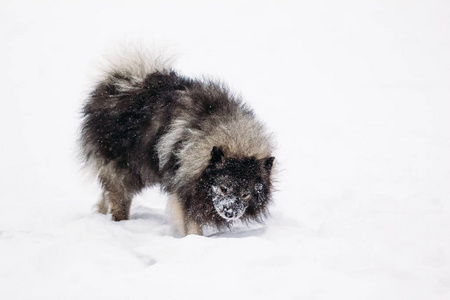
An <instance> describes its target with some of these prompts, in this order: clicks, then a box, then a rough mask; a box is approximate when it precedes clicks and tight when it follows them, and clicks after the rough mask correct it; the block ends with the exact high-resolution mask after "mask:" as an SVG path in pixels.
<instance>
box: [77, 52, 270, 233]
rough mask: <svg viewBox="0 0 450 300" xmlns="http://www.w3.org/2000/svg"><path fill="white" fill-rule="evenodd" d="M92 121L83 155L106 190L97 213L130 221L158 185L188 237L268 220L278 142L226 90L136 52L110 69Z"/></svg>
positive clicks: (96, 93) (90, 108) (91, 104)
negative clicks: (137, 200)
mask: <svg viewBox="0 0 450 300" xmlns="http://www.w3.org/2000/svg"><path fill="white" fill-rule="evenodd" d="M83 118H84V119H83V124H82V130H81V139H80V144H81V148H82V152H83V154H84V157H85V159H86V162H88V163H89V164H90V165H92V166H93V167H94V169H95V171H96V173H97V175H98V178H99V181H100V183H101V185H102V188H103V194H102V198H101V200H100V202H99V204H98V210H99V212H101V213H104V214H106V213H109V212H110V213H111V214H112V218H113V219H114V220H116V221H120V220H127V219H128V218H129V214H130V205H131V201H132V198H133V195H135V194H137V193H139V191H141V190H142V189H143V188H144V187H148V186H152V185H155V184H160V185H161V187H162V188H163V190H165V191H166V192H167V193H168V194H169V208H170V212H171V215H172V223H173V225H174V226H175V227H176V229H177V230H178V231H179V233H181V234H182V235H186V234H202V226H204V225H209V226H215V227H217V228H219V229H220V228H222V227H228V226H229V225H230V224H231V223H232V221H234V220H236V219H241V220H244V221H252V220H256V221H262V220H263V218H264V217H265V216H266V215H267V206H268V204H269V202H270V201H271V192H272V176H271V174H272V173H273V172H272V165H273V161H274V158H273V157H272V151H273V144H272V141H271V136H270V134H268V133H267V131H266V130H265V128H264V127H263V125H262V124H261V123H260V122H258V121H257V120H256V119H255V116H254V114H253V112H252V110H250V109H249V108H248V107H247V106H246V105H244V104H242V103H241V100H240V99H238V97H236V96H234V95H233V94H231V93H230V92H229V91H228V89H227V88H226V87H225V86H224V85H223V84H220V83H217V82H213V81H211V80H195V79H190V78H187V77H184V76H181V75H179V74H177V73H176V72H175V71H173V70H172V69H171V68H169V67H167V66H165V65H164V64H161V63H158V62H157V61H156V60H153V59H148V58H147V57H146V56H145V55H144V54H134V55H133V56H130V57H127V58H126V59H122V60H121V61H119V62H118V63H115V64H111V65H110V68H109V69H108V70H106V71H105V73H104V77H103V78H102V79H101V81H100V82H99V83H98V84H97V86H96V87H95V89H94V90H93V91H92V93H91V94H90V96H89V98H88V100H87V101H86V103H85V105H84V107H83Z"/></svg>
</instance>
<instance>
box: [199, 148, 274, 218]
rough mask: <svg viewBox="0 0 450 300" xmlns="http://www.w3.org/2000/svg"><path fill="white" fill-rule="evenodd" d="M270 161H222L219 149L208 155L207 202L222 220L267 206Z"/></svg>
mask: <svg viewBox="0 0 450 300" xmlns="http://www.w3.org/2000/svg"><path fill="white" fill-rule="evenodd" d="M273 161H274V158H273V157H268V158H264V159H260V160H257V159H255V158H225V156H224V153H223V151H222V150H221V149H219V148H217V147H214V148H213V150H212V152H211V162H210V165H209V167H208V170H207V171H208V172H209V175H210V176H209V178H210V180H209V186H210V191H209V196H210V199H209V201H212V203H213V205H214V208H215V210H216V212H217V213H218V214H219V216H221V217H222V218H223V219H225V220H227V221H233V220H237V219H239V218H241V217H242V216H244V214H246V212H247V213H249V214H256V213H257V212H258V211H262V210H263V209H264V207H265V205H266V204H267V199H268V196H269V193H270V186H271V183H270V171H271V169H272V164H273Z"/></svg>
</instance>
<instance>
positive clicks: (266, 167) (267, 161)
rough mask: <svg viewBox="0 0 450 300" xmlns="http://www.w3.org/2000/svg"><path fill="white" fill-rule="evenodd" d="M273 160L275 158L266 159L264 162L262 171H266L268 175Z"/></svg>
mask: <svg viewBox="0 0 450 300" xmlns="http://www.w3.org/2000/svg"><path fill="white" fill-rule="evenodd" d="M274 160H275V157H273V156H272V157H268V158H266V159H265V161H264V169H266V171H267V172H269V173H270V171H271V170H272V167H273V161H274Z"/></svg>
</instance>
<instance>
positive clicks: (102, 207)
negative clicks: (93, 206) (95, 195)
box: [97, 191, 109, 215]
mask: <svg viewBox="0 0 450 300" xmlns="http://www.w3.org/2000/svg"><path fill="white" fill-rule="evenodd" d="M97 211H98V212H99V213H101V214H104V215H106V214H107V213H108V212H109V200H108V192H106V191H103V193H102V197H101V198H100V201H98V203H97Z"/></svg>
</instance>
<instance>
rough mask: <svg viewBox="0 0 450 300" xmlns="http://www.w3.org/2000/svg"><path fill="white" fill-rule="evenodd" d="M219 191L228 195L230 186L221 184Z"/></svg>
mask: <svg viewBox="0 0 450 300" xmlns="http://www.w3.org/2000/svg"><path fill="white" fill-rule="evenodd" d="M219 191H220V192H221V193H222V194H224V195H226V194H227V193H228V188H227V187H225V186H223V185H221V186H219Z"/></svg>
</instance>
